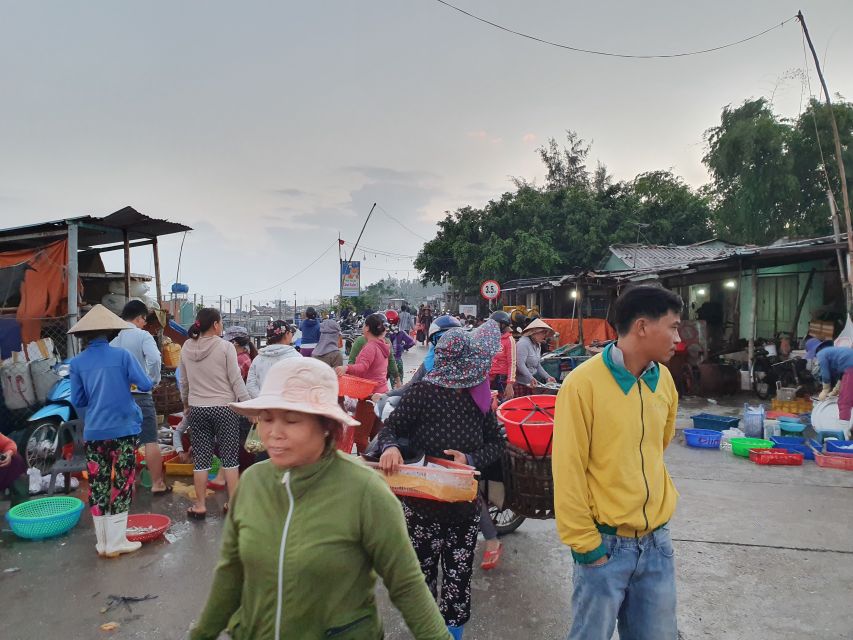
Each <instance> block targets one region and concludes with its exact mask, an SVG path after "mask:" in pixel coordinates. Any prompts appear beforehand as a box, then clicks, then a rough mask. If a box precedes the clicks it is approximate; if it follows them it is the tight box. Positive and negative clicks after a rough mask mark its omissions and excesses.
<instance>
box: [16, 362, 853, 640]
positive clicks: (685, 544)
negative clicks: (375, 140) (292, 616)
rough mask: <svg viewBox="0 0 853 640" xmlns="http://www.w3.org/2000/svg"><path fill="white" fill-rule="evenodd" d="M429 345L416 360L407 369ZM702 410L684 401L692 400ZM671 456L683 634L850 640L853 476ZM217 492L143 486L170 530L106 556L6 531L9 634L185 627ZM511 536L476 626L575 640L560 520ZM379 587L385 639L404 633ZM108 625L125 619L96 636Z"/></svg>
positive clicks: (482, 594)
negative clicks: (198, 512)
mask: <svg viewBox="0 0 853 640" xmlns="http://www.w3.org/2000/svg"><path fill="white" fill-rule="evenodd" d="M418 355H422V354H418V353H413V354H411V356H410V357H407V362H408V364H407V368H414V365H415V364H416V362H417V360H419V358H418ZM693 404H694V405H695V404H696V403H695V401H694V402H693ZM730 404H731V403H730ZM691 406H693V405H691V402H686V403H685V411H686V412H687V411H689V410H690V407H691ZM685 416H686V413H685V414H684V415H683V416H682V418H683V417H685ZM680 423H681V421H680ZM667 461H668V464H669V469H670V472H671V473H672V475H673V477H674V479H675V482H676V485H677V487H678V489H679V491H680V492H681V501H680V503H679V507H678V511H677V514H676V517H675V518H674V520H673V523H672V531H673V536H674V538H675V540H676V542H675V547H676V553H677V558H678V589H679V627H680V631H681V636H682V638H684V639H686V640H693V639H699V638H713V639H715V640H728V639H732V640H735V639H755V640H758V639H762V640H763V639H767V638H773V639H774V640H776V639H778V640H784V639H801V638H819V639H824V638H825V639H829V638H839V639H840V638H847V639H849V638H853V617H851V615H850V613H849V612H850V606H851V603H853V586H851V585H853V490H851V489H853V473H851V472H844V471H834V470H825V469H820V468H818V467H816V466H815V465H814V463H813V462H807V463H806V465H805V466H803V467H800V468H787V467H758V466H755V465H753V464H752V463H751V462H749V461H747V460H742V459H739V458H734V457H733V456H731V454H728V453H723V452H720V451H702V450H694V449H688V448H686V447H685V446H684V445H683V444H682V443H680V442H675V443H674V444H673V445H672V446H671V447H670V449H669V451H668V452H667ZM81 497H82V496H81ZM221 502H223V497H222V495H221V494H220V495H217V496H216V498H214V499H213V501H212V503H211V509H210V513H211V516H210V517H209V518H208V520H207V521H205V522H200V523H199V522H187V521H186V519H185V516H184V509H185V508H186V506H188V501H187V500H186V499H184V498H181V497H179V496H176V495H170V496H166V497H160V498H152V497H151V496H150V494H149V493H148V492H147V491H146V490H141V491H140V492H139V495H138V498H137V499H136V500H135V501H134V504H133V511H134V512H145V511H157V512H161V513H166V514H168V515H169V516H170V517H171V518H172V519H173V521H174V524H173V526H172V529H171V533H172V535H173V536H174V541H173V542H172V543H169V542H167V541H165V540H160V541H158V542H154V543H150V544H146V545H145V546H144V547H143V549H142V550H141V551H139V552H137V553H135V554H133V555H131V556H126V557H123V558H121V559H118V560H109V561H108V560H100V559H98V557H97V555H96V554H95V551H94V534H93V532H92V525H91V519H90V518H88V517H87V516H86V515H84V517H83V519H82V520H81V522H80V524H79V525H78V526H77V527H76V528H75V529H74V530H73V531H72V532H71V533H70V534H68V535H66V536H63V537H61V538H56V539H53V540H48V541H44V542H27V541H22V540H18V539H17V538H16V537H15V536H14V535H13V534H11V532H9V531H8V530H4V531H2V533H0V603H2V605H0V606H2V616H0V638H3V640H7V639H8V640H31V639H32V640H36V639H42V638H74V639H78V638H79V639H86V638H104V637H111V638H122V639H125V638H126V639H131V638H136V639H143V638H144V639H164V640H172V639H178V638H181V637H183V635H184V633H185V631H186V629H187V628H188V626H189V624H190V622H191V621H192V620H193V619H194V617H196V616H197V615H198V613H199V611H200V610H201V608H202V606H203V604H204V602H205V599H206V597H207V593H208V588H209V586H210V579H211V574H212V570H213V567H214V564H215V563H216V559H217V553H218V544H219V536H220V532H221V527H222V517H221V515H218V514H217V512H216V509H215V508H213V506H214V503H215V504H217V505H218V504H221ZM5 508H6V505H5V503H4V504H3V506H2V507H0V510H3V509H5ZM3 526H4V527H5V526H6V525H5V521H4V522H3ZM504 543H505V545H506V552H505V554H504V559H503V561H502V563H501V565H500V566H499V567H498V568H497V569H496V570H494V571H492V572H489V573H484V572H482V571H481V570H480V569H479V568H477V569H476V570H475V573H474V582H473V618H472V620H471V622H470V623H469V624H468V625H467V627H466V634H465V637H466V638H467V639H469V640H493V639H504V638H506V639H510V638H512V639H517V638H536V639H558V638H564V637H565V636H566V633H567V630H568V627H569V624H570V617H571V615H570V607H569V602H570V598H571V574H572V561H571V556H570V554H569V551H568V549H567V548H565V547H564V546H563V545H562V544H560V542H559V540H558V539H557V536H556V533H555V529H554V523H553V521H527V522H525V523H524V524H523V525H522V526H521V528H520V529H519V530H518V531H517V532H516V533H513V534H511V535H509V536H507V537H506V538H505V539H504ZM478 556H479V554H478ZM9 569H17V570H15V571H8V570H9ZM379 591H380V601H381V603H382V605H381V606H382V612H383V616H384V618H385V620H386V628H387V637H388V638H389V639H391V640H402V639H404V638H409V637H410V635H409V634H408V632H407V631H406V630H405V627H404V626H403V624H402V622H401V620H400V616H399V615H398V614H397V612H396V611H395V610H394V609H393V607H391V606H390V604H388V600H387V597H386V596H385V594H384V593H383V592H382V588H381V587H380V588H379ZM146 594H153V595H156V596H157V599H156V600H152V601H148V602H142V603H139V604H135V605H132V610H123V609H118V610H114V611H111V612H109V613H107V614H103V613H101V609H102V608H104V606H105V602H106V599H107V596H109V595H133V596H142V595H146ZM108 621H116V622H119V623H120V625H121V626H120V627H119V629H118V630H117V631H115V632H112V633H109V634H108V633H105V632H102V631H100V630H99V626H100V625H101V624H103V623H104V622H108Z"/></svg>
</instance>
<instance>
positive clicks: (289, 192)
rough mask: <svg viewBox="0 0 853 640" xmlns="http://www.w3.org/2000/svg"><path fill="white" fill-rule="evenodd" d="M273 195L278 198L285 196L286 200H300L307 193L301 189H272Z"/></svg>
mask: <svg viewBox="0 0 853 640" xmlns="http://www.w3.org/2000/svg"><path fill="white" fill-rule="evenodd" d="M273 193H275V194H278V195H280V196H287V197H288V198H301V197H302V196H307V195H308V192H307V191H303V190H302V189H273Z"/></svg>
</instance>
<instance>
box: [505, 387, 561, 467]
mask: <svg viewBox="0 0 853 640" xmlns="http://www.w3.org/2000/svg"><path fill="white" fill-rule="evenodd" d="M556 402H557V396H544V395H536V396H521V397H519V398H513V399H512V400H507V401H506V402H504V403H503V404H502V405H501V406H500V407H498V412H497V415H498V420H499V421H500V422H502V423H503V424H504V426H505V427H506V437H507V439H508V440H509V442H510V444H513V445H515V446H516V447H518V448H519V449H522V450H524V451H526V452H527V453H530V454H532V455H534V456H550V455H551V443H552V440H553V438H554V405H555V404H556Z"/></svg>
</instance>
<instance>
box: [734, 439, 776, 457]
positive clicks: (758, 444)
mask: <svg viewBox="0 0 853 640" xmlns="http://www.w3.org/2000/svg"><path fill="white" fill-rule="evenodd" d="M729 442H731V445H732V453H733V454H735V455H736V456H740V457H741V458H748V457H749V450H750V449H770V448H772V447H773V443H772V442H770V440H762V439H760V438H732V439H731V440H730V441H729Z"/></svg>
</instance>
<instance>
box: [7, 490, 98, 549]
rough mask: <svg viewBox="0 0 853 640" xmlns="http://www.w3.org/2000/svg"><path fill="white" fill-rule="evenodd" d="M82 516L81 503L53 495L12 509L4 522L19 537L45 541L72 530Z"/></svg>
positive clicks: (76, 499)
mask: <svg viewBox="0 0 853 640" xmlns="http://www.w3.org/2000/svg"><path fill="white" fill-rule="evenodd" d="M82 513H83V501H82V500H79V499H78V498H72V497H71V496H53V497H50V498H39V499H38V500H31V501H30V502H25V503H23V504H19V505H18V506H16V507H12V508H11V509H9V511H8V513H6V520H7V521H8V523H9V526H10V527H11V528H12V531H13V532H14V533H15V535H17V536H18V537H21V538H27V539H28V540H44V539H45V538H53V537H55V536H61V535H62V534H63V533H66V532H68V531H70V530H71V529H73V528H74V527H75V526H76V525H77V523H78V522H79V521H80V515H81V514H82Z"/></svg>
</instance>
